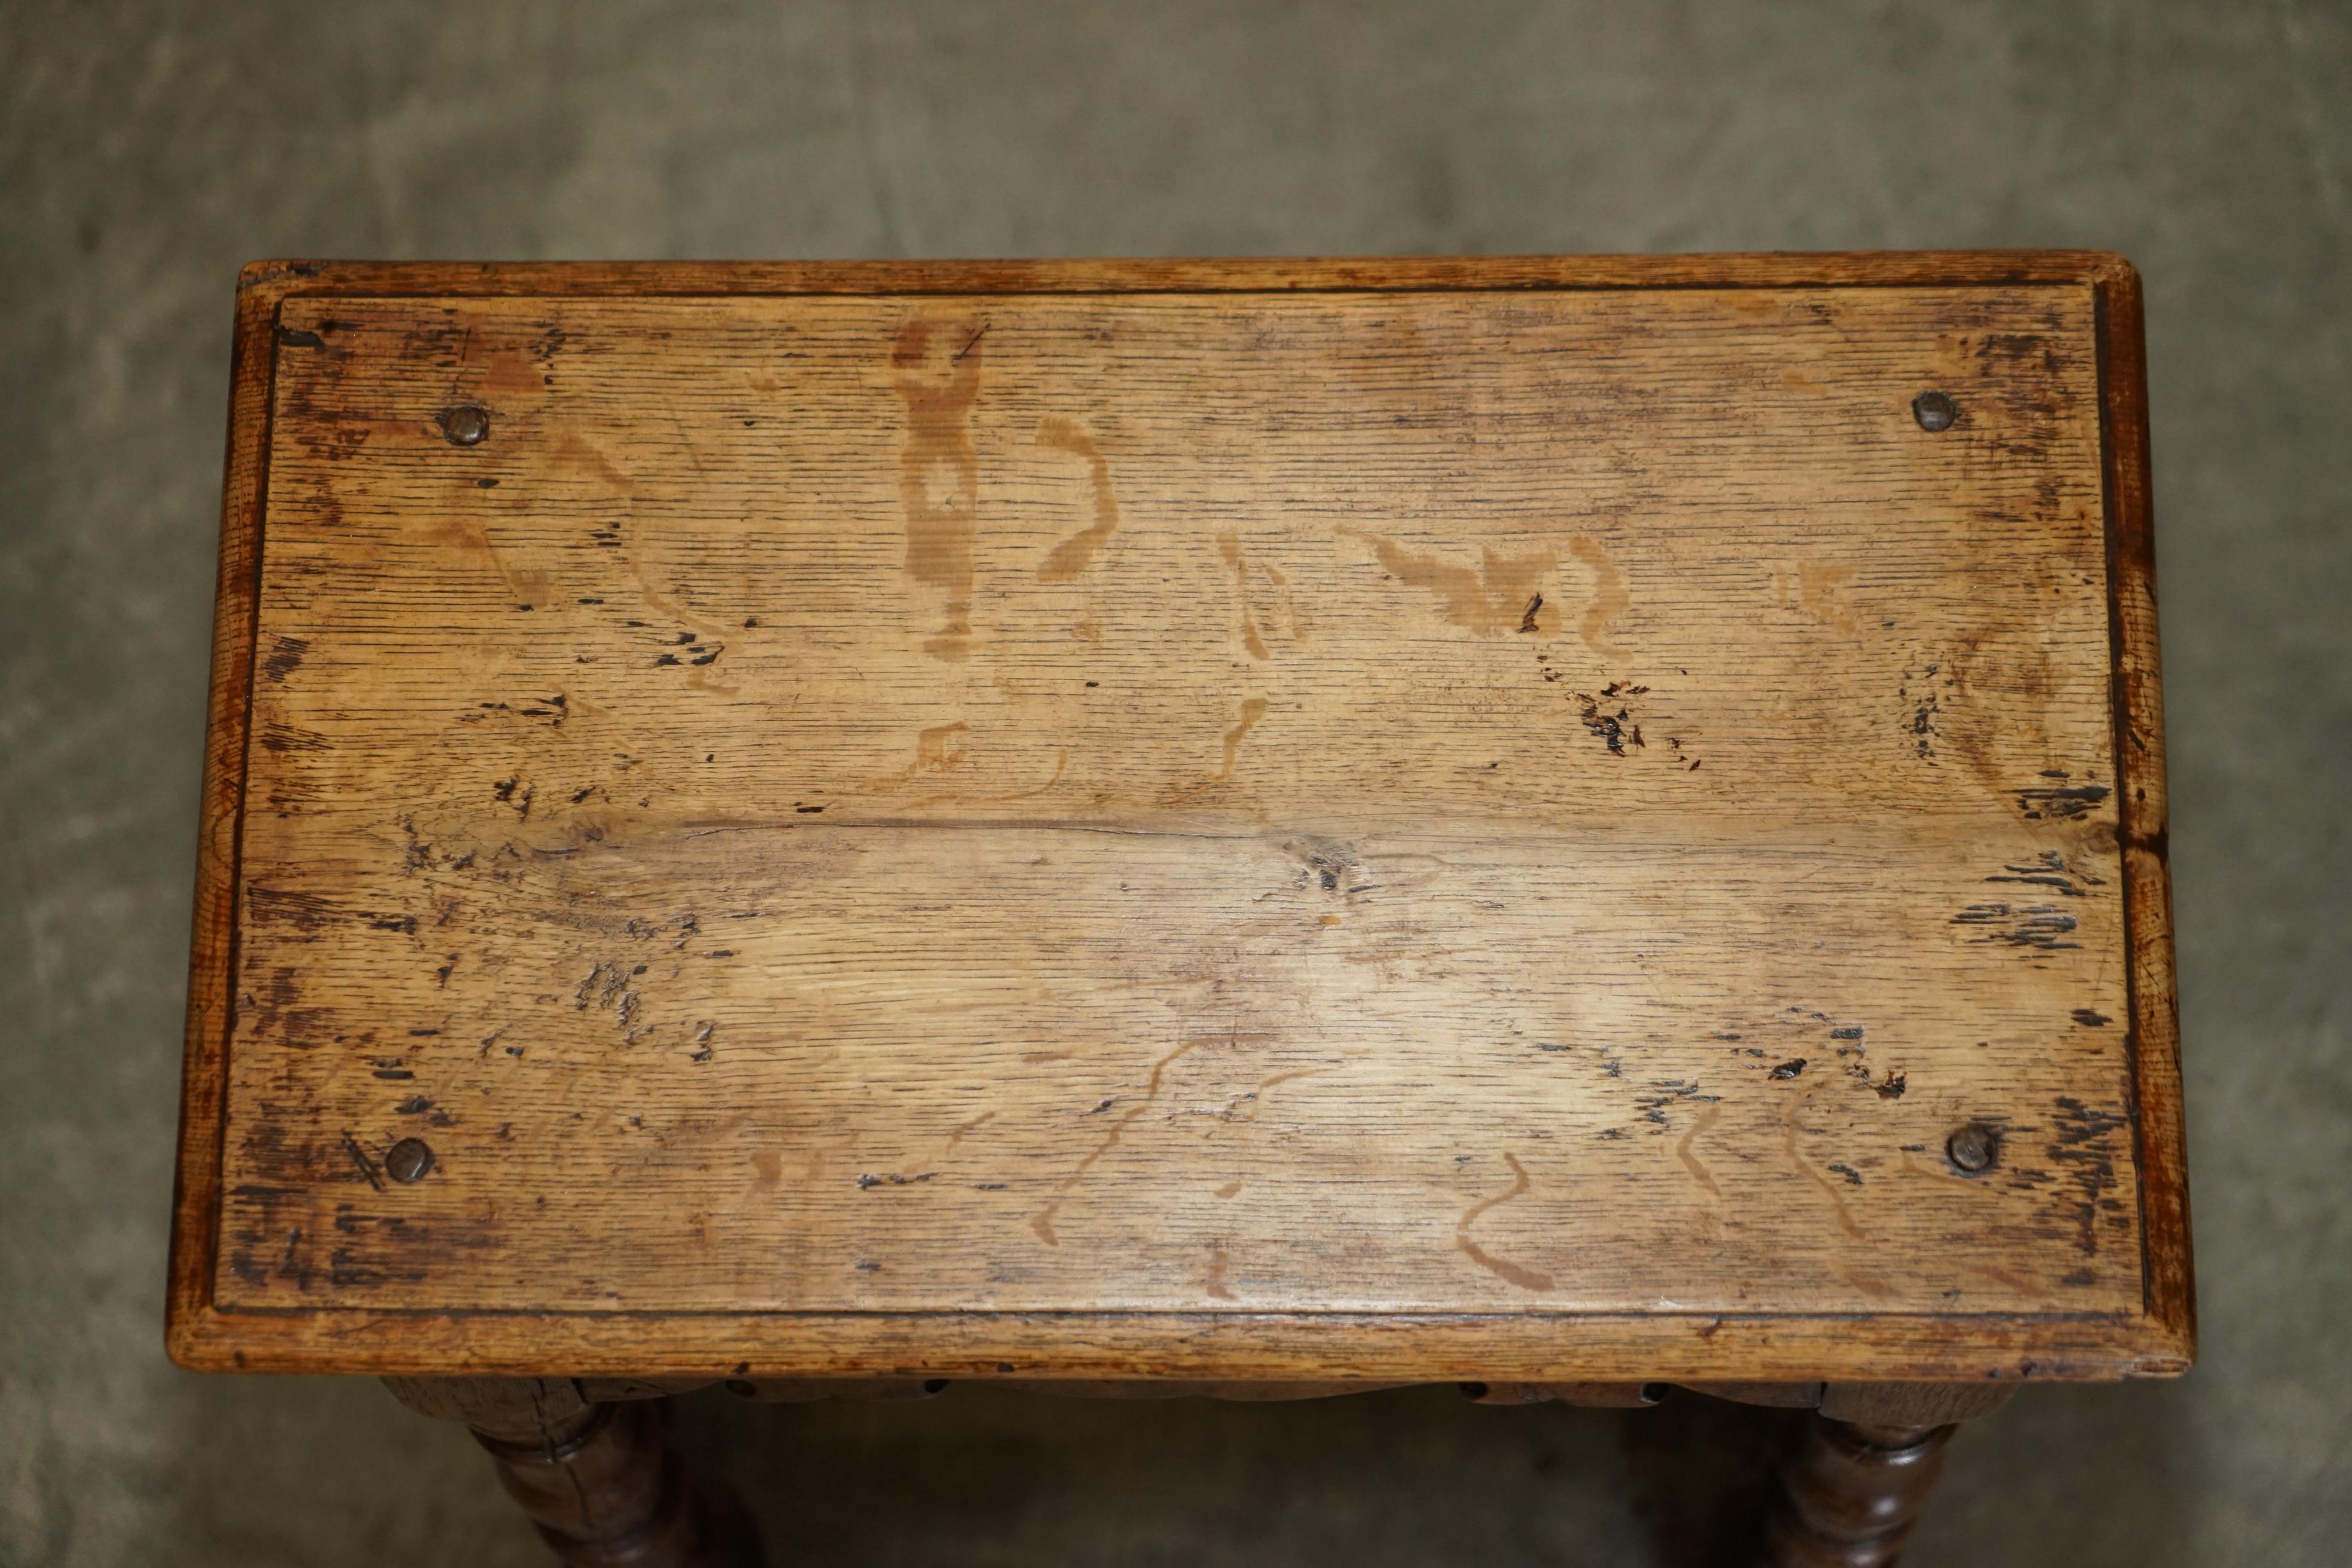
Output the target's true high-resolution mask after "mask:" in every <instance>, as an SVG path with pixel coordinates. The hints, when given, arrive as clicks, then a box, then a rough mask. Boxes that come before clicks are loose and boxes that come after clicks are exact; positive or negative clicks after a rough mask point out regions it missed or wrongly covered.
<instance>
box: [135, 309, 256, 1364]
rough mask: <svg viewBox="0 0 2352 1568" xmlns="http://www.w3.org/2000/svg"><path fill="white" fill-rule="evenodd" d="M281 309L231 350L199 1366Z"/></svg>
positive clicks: (192, 1187) (193, 1016) (171, 1317)
mask: <svg viewBox="0 0 2352 1568" xmlns="http://www.w3.org/2000/svg"><path fill="white" fill-rule="evenodd" d="M279 303H280V301H279V300H278V297H277V296H276V295H275V294H273V293H271V292H270V291H268V290H255V291H248V292H245V293H241V294H240V295H239V296H238V299H237V308H236V324H235V327H234V330H233V332H232V338H231V343H230V351H229V352H230V360H229V412H228V434H227V443H226V457H225V459H224V468H225V470H226V473H225V482H224V484H223V487H222V501H221V522H220V529H221V537H220V567H219V577H218V580H217V584H216V586H215V597H214V612H213V651H212V673H211V690H210V693H209V701H208V704H207V707H208V711H207V712H206V715H205V778H204V787H203V795H202V804H201V805H200V806H199V808H198V813H197V864H196V886H195V899H194V917H193V921H192V924H193V928H194V929H193V931H192V933H191V938H190V952H189V965H188V971H189V973H188V1005H187V1018H186V1032H185V1037H184V1044H183V1052H182V1066H181V1107H180V1139H179V1151H178V1157H177V1160H176V1163H175V1166H174V1170H173V1191H172V1211H173V1212H172V1237H171V1253H170V1261H169V1263H168V1264H167V1266H166V1267H167V1270H168V1272H167V1280H168V1284H167V1289H166V1296H165V1305H164V1342H165V1347H166V1349H167V1350H168V1351H169V1352H170V1353H171V1355H172V1358H173V1360H174V1361H175V1362H178V1363H180V1364H182V1365H193V1364H197V1363H196V1362H195V1361H194V1360H192V1359H191V1357H192V1356H194V1354H195V1351H194V1344H195V1339H196V1336H197V1335H198V1334H199V1333H200V1332H201V1330H202V1325H203V1323H204V1322H205V1321H206V1320H208V1319H210V1318H211V1317H213V1316H214V1315H215V1303H214V1283H215V1275H216V1272H217V1264H218V1254H219V1242H220V1225H221V1199H222V1189H223V1185H224V1177H223V1162H224V1160H225V1159H226V1143H227V1133H228V1126H227V1119H228V1092H227V1091H228V1051H229V1035H230V1032H231V1029H232V1027H233V1026H234V1022H235V1019H236V958H237V945H238V943H237V934H238V933H237V921H236V886H237V877H238V874H239V867H240V865H241V863H242V858H243V854H244V840H245V812H244V801H245V789H246V769H247V759H248V756H249V753H250V745H249V739H250V735H251V731H252V711H253V682H254V671H255V666H256V662H257V652H258V649H257V638H258V637H259V635H260V592H261V566H262V552H261V525H262V511H263V507H264V502H265V498H266V495H267V491H268V470H269V430H270V420H271V416H272V405H273V404H274V403H275V401H276V398H275V393H276V386H277V376H278V353H277V342H276V338H277V320H278V306H279ZM232 770H234V771H232Z"/></svg>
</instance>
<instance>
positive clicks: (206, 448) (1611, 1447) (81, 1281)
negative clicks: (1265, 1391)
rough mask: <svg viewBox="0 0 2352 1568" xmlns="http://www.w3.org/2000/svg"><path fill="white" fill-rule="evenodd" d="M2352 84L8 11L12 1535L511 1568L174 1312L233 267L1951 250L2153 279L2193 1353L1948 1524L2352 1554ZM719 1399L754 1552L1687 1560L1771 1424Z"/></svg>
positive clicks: (2020, 44) (752, 11) (2010, 1456)
mask: <svg viewBox="0 0 2352 1568" xmlns="http://www.w3.org/2000/svg"><path fill="white" fill-rule="evenodd" d="M2347 82H2352V13H2347V8H2346V6H2344V5H2341V4H2335V5H2328V4H2324V3H2322V0H2278V3H2275V4H2272V3H2251V0H2250V3H2246V4H2237V5H2193V4H2186V3H2179V0H2140V3H2138V4H2131V5H2126V4H2121V3H2098V0H2093V3H2083V4H2056V3H2053V0H2015V3H1994V0H1945V3H1940V4H1938V3H1935V0H1914V3H1910V4H1902V5H1896V4H1891V3H1889V4H1866V3H1862V0H1852V3H1846V4H1816V5H1769V6H1768V5H1752V4H1745V5H1744V4H1734V3H1730V0H1722V3H1706V0H1685V3H1681V4H1660V5H1640V4H1626V3H1615V4H1611V3H1606V0H1558V3H1536V0H1522V3H1506V0H1445V3H1443V4H1439V3H1431V4H1426V5H1411V4H1402V3H1373V0H1366V3H1361V4H1339V3H1336V0H1333V3H1321V4H1318V3H1311V0H1255V3H1246V4H1242V3H1236V4H1207V3H1197V0H1160V3H1158V4H1149V5H1147V4H1140V3H1109V0H1105V3H1100V4H1094V5H1087V4H1078V3H1075V0H1038V3H1034V4H1027V5H1013V4H1001V3H993V0H963V3H955V0H894V3H888V4H875V5H866V6H860V5H855V4H849V3H846V0H843V3H835V4H777V5H743V4H711V5H687V4H684V3H677V4H670V5H650V4H648V5H625V4H618V3H613V0H569V3H564V4H556V3H517V4H507V3H504V0H477V3H475V4H472V5H466V4H453V3H451V0H442V3H440V4H435V5H420V4H364V3H361V0H352V3H350V4H338V5H316V4H291V3H288V0H239V3H236V4H223V5H171V4H165V3H162V0H150V3H133V0H72V3H61V0H13V3H11V4H9V5H6V6H5V8H0V400H5V402H0V1563H7V1564H18V1563H24V1564H35V1563H38V1564H49V1563H65V1564H77V1565H79V1564H93V1565H94V1564H117V1563H120V1564H131V1563H138V1564H142V1565H143V1564H155V1563H166V1564H170V1563H189V1564H215V1563H217V1564H231V1563H235V1564H240V1565H251V1568H269V1565H276V1564H293V1563H403V1564H415V1563H486V1564H508V1563H515V1564H520V1563H532V1562H536V1561H538V1558H537V1556H536V1552H537V1548H536V1547H535V1545H534V1544H533V1543H532V1542H531V1541H530V1537H529V1535H528V1532H527V1531H525V1529H524V1528H523V1527H522V1525H521V1524H520V1522H519V1521H517V1520H516V1519H515V1518H514V1517H512V1516H511V1515H510V1514H509V1510H508V1508H507V1505H506V1503H505V1500H504V1499H503V1498H502V1497H500V1496H499V1493H498V1491H497V1489H496V1488H495V1485H494V1483H493V1481H492V1479H491V1478H490V1476H489V1474H488V1470H487V1468H486V1467H485V1465H484V1463H483V1461H482V1459H481V1458H480V1456H479V1455H478V1454H477V1453H475V1452H474V1451H473V1450H472V1448H471V1446H470V1445H469V1444H467V1442H466V1441H465V1440H464V1438H463V1436H462V1435H461V1434H459V1433H457V1431H455V1430H454V1429H445V1428H440V1427H436V1426H432V1425H430V1424H428V1423H426V1422H425V1421H423V1420H421V1419H419V1418H416V1417H414V1416H411V1415H408V1414H407V1413H405V1412H404V1411H402V1410H400V1409H398V1408H396V1407H395V1406H394V1405H392V1403H391V1402H390V1401H389V1399H388V1398H386V1397H385V1396H384V1395H383V1393H382V1392H381V1391H380V1390H378V1389H377V1388H375V1387H374V1386H373V1385H372V1384H365V1383H348V1384H346V1383H336V1382H330V1381H322V1380H302V1381H297V1380H272V1379H242V1380H232V1379H217V1378H215V1379H208V1378H200V1377H196V1376H193V1375H190V1374H187V1373H181V1372H178V1371H176V1370H174V1369H173V1367H172V1366H171V1365H170V1364H169V1363H167V1362H166V1361H165V1360H164V1358H163V1351H162V1347H161V1343H160V1332H159V1324H160V1320H161V1315H162V1296H163V1291H162V1285H163V1248H164V1222H165V1209H166V1205H167V1200H168V1197H169V1193H170V1185H171V1177H170V1162H171V1152H172V1139H173V1106H174V1096H175V1092H176V1076H177V1049H178V1036H179V1016H180V1008H181V1004H182V997H183V986H184V978H183V965H184V940H185V931H186V926H187V908H188V900H189V887H190V879H191V870H192V862H193V856H194V831H193V830H194V814H195V798H196V783H197V757H198V741H199V736H200V733H201V730H202V725H203V717H204V715H203V707H204V691H205V649H206V627H207V623H208V617H209V615H210V611H211V583H212V564H211V563H212V554H213V550H214V543H215V497H216V492H217V486H218V482H219V472H220V450H221V432H222V427H223V414H224V391H225V385H226V364H227V349H228V338H227V331H228V326H229V318H230V299H231V289H232V281H233V279H234V275H235V269H236V266H237V265H238V263H240V262H242V261H244V260H247V259H248V258H255V257H263V256H278V255H314V256H346V257H371V258H408V257H458V258H483V257H497V258H532V257H866V256H997V255H1073V254H1137V253H1150V254H1168V253H1208V254H1214V253H1236V252H1325V253H1333V252H1341V253H1344V252H1357V253H1380V252H1409V251H1594V250H1684V249H1710V248H1711V249H1737V248H1767V247H1850V246H1864V247H1866V246H1932V245H2093V246H2106V247H2116V248H2119V249H2121V250H2123V251H2125V252H2126V253H2128V254H2129V255H2130V256H2131V257H2132V258H2134V259H2135V260H2136V261H2137V263H2138V264H2139V266H2140V267H2141V268H2142V269H2143V271H2144V272H2145V273H2146V276H2147V291H2148V322H2149V334H2150V340H2151V342H2150V349H2151V355H2150V364H2151V376H2152V381H2153V398H2154V417H2155V430H2156V471H2157V496H2158V540H2159V550H2160V555H2161V568H2160V569H2161V573H2162V591H2163V611H2164V642H2165V658H2166V664H2167V675H2168V700H2169V708H2170V713H2171V735H2172V763H2173V778H2174V785H2175V789H2174V800H2175V803H2176V806H2175V831H2174V835H2173V845H2174V866H2175V870H2176V875H2177V884H2176V886H2177V891H2178V896H2179V938H2180V970H2181V992H2182V998H2183V1019H2182V1021H2183V1026H2184V1027H2183V1033H2184V1035H2185V1037H2186V1040H2187V1059H2188V1078H2189V1134H2190V1140H2189V1141H2190V1165H2191V1172H2192V1177H2193V1191H2194V1197H2195V1209H2196V1222H2197V1241H2198V1252H2199V1262H2200V1284H2201V1291H2200V1294H2201V1297H2202V1301H2203V1308H2204V1314H2203V1315H2204V1325H2205V1353H2204V1358H2203V1362H2202V1363H2201V1364H2200V1367H2199V1369H2198V1370H2197V1372H2196V1373H2195V1374H2194V1375H2193V1376H2192V1377H2190V1378H2189V1380H2187V1381H2186V1382H2184V1383H2180V1384H2168V1385H2136V1386H2131V1387H2122V1388H2111V1389H2071V1390H2070V1389H2053V1390H2048V1391H2039V1392H2036V1393H2032V1394H2029V1395H2027V1396H2026V1397H2024V1398H2022V1399H2021V1401H2020V1402H2019V1403H2018V1404H2017V1405H2015V1406H2013V1407H2012V1408H2011V1410H2010V1411H2009V1412H2007V1413H2005V1414H2003V1415H2000V1416H1998V1417H1995V1418H1993V1419H1991V1420H1990V1421H1988V1422H1986V1423H1984V1424H1983V1426H1981V1427H1980V1428H1977V1429H1973V1430H1971V1431H1970V1432H1969V1433H1967V1434H1964V1435H1963V1436H1962V1438H1961V1441H1960V1442H1959V1444H1958V1446H1957V1447H1956V1448H1955V1451H1954V1456H1953V1460H1952V1468H1951V1472H1950V1476H1949V1479H1948V1481H1947V1482H1946V1484H1945V1489H1944V1493H1943V1496H1942V1497H1941V1499H1940V1500H1939V1503H1938V1505H1937V1508H1936V1510H1934V1512H1933V1513H1932V1515H1931V1517H1930V1519H1929V1521H1928V1522H1927V1524H1926V1525H1925V1526H1924V1527H1923V1528H1922V1530H1921V1531H1920V1533H1919V1535H1918V1537H1917V1543H1916V1549H1915V1552H1914V1556H1913V1559H1912V1561H1914V1562H1915V1563H1918V1564H1920V1565H1921V1568H1932V1565H1935V1564H1958V1563H1969V1564H1971V1565H1981V1564H1984V1563H2003V1564H2041V1563H2048V1564H2063V1565H2066V1568H2086V1565H2091V1564H2106V1563H2116V1564H2141V1563H2152V1564H2158V1565H2173V1564H2192V1563H2194V1564H2203V1563H2216V1564H2220V1563H2265V1564H2301V1563H2314V1564H2316V1563H2336V1562H2342V1561H2344V1560H2345V1557H2346V1553H2347V1547H2346V1544H2345V1542H2346V1541H2347V1536H2352V1416H2347V1409H2352V1370H2347V1358H2346V1357H2345V1356H2343V1355H2341V1354H2339V1353H2337V1348H2338V1345H2339V1343H2340V1342H2341V1340H2342V1337H2343V1325H2344V1324H2345V1323H2346V1322H2347V1321H2352V1315H2347V1308H2346V1307H2345V1305H2344V1298H2345V1296H2346V1295H2347V1286H2352V1204H2347V1175H2348V1174H2352V1172H2347V1143H2352V1053H2347V1029H2352V1011H2347V996H2352V966H2347V963H2345V962H2344V956H2345V955H2344V952H2343V950H2344V946H2345V941H2346V931H2347V921H2346V916H2347V905H2352V898H2347V889H2352V848H2347V835H2346V830H2345V820H2346V812H2345V804H2346V785H2345V781H2346V776H2347V763H2352V660H2347V655H2352V548H2348V547H2347V545H2352V529H2347V494H2346V483H2345V473H2346V469H2345V458H2346V455H2347V437H2346V429H2347V420H2348V419H2352V364H2347V350H2352V306H2347V283H2352V276H2347V266H2346V261H2345V246H2346V241H2347V237H2352V226H2348V225H2347V219H2348V218H2352V110H2347V106H2352V90H2347ZM2330 1322H2334V1323H2336V1325H2337V1327H2336V1331H2334V1332H2333V1333H2332V1334H2331V1333H2330V1332H2329V1331H2327V1330H2326V1325H2327V1324H2328V1323H2330ZM681 1423H682V1427H683V1430H684V1432H685V1434H686V1436H687V1438H688V1441H689V1442H690V1443H691V1445H692V1446H693V1447H695V1448H696V1449H697V1451H698V1452H699V1453H701V1454H702V1455H704V1456H705V1457H706V1458H709V1460H710V1461H711V1462H713V1463H715V1464H719V1465H721V1466H724V1467H725V1468H728V1469H729V1470H730V1472H731V1473H732V1474H733V1475H735V1476H736V1477H737V1478H738V1479H739V1480H740V1481H741V1482H742V1483H743V1484H744V1485H745V1487H746V1488H747V1489H751V1490H752V1491H754V1492H755V1493H757V1494H758V1496H759V1498H760V1504H759V1507H760V1511H761V1513H762V1514H763V1516H764V1517H765V1519H766V1521H767V1522H768V1526H769V1529H770V1531H771V1534H772V1538H773V1539H775V1541H776V1542H778V1544H779V1545H780V1547H783V1548H785V1549H786V1550H782V1551H780V1552H779V1553H778V1556H779V1560H780V1562H781V1561H789V1562H797V1563H909V1564H912V1563H926V1564H942V1565H944V1564H956V1563H1006V1564H1011V1563H1039V1562H1048V1561H1060V1562H1070V1563H1118V1564H1145V1563H1152V1564H1157V1563H1171V1564H1173V1563H1188V1564H1197V1563H1253V1564H1255V1563H1265V1564H1275V1563H1301V1564H1305V1563H1349V1564H1365V1565H1384V1564H1400V1565H1402V1564H1406V1563H1433V1562H1440V1561H1466V1560H1470V1559H1473V1558H1475V1559H1476V1560H1478V1561H1481V1562H1492V1563H1628V1564H1632V1563H1680V1562H1686V1561H1693V1560H1695V1553H1696V1551H1697V1550H1698V1547H1697V1545H1696V1544H1695V1543H1697V1542H1701V1541H1702V1539H1703V1538H1704V1537H1705V1535H1706V1531H1707V1530H1708V1529H1710V1528H1712V1527H1713V1524H1714V1523H1715V1522H1717V1521H1716V1520H1715V1516H1714V1515H1713V1514H1711V1513H1710V1511H1709V1509H1708V1506H1707V1503H1706V1499H1707V1498H1708V1497H1709V1496H1710V1495H1713V1496H1717V1497H1720V1498H1726V1499H1729V1500H1732V1502H1733V1503H1734V1504H1736V1502H1737V1500H1738V1497H1739V1496H1740V1495H1741V1493H1740V1490H1739V1489H1740V1486H1741V1485H1742V1483H1743V1481H1749V1482H1752V1478H1753V1476H1754V1473H1755V1467H1756V1462H1757V1460H1756V1455H1757V1452H1758V1445H1759V1444H1761V1443H1763V1442H1765V1441H1767V1440H1769V1438H1770V1437H1771V1436H1772V1435H1773V1434H1772V1431H1771V1429H1770V1427H1771V1424H1770V1423H1769V1421H1765V1422H1759V1421H1757V1420H1756V1419H1754V1418H1752V1417H1749V1418H1740V1417H1738V1416H1737V1415H1727V1414H1725V1413H1724V1412H1723V1411H1722V1410H1721V1409H1720V1408H1710V1407H1706V1406H1703V1405H1696V1404H1685V1405H1684V1406H1682V1407H1681V1408H1679V1409H1676V1408H1672V1407H1669V1408H1667V1409H1663V1410H1659V1411H1653V1412H1646V1413H1638V1414H1634V1415H1623V1416H1620V1415H1607V1414H1601V1413H1590V1412H1570V1411H1562V1410H1558V1409H1549V1408H1538V1409H1530V1410H1518V1411H1498V1410H1488V1409H1481V1408H1475V1407H1472V1406H1469V1405H1465V1404H1464V1403H1463V1402H1461V1401H1460V1400H1459V1399H1458V1398H1456V1397H1455V1396H1454V1395H1452V1394H1447V1393H1444V1392H1443V1391H1424V1392H1420V1393H1412V1394H1391V1395H1374V1396H1368V1397H1364V1398H1360V1399H1356V1400H1345V1401H1339V1402H1336V1403H1323V1404H1318V1405H1311V1406H1293V1407H1285V1408H1275V1409H1266V1408H1248V1407H1229V1406H1213V1407H1208V1406H1195V1405H1185V1406H1181V1407H1179V1406H1131V1405H1118V1406H1103V1405H1079V1404H1069V1403H1060V1402H1052V1401H1043V1400H1032V1399H1026V1398H1022V1397H1018V1396H1013V1395H1008V1394H992V1393H987V1392H982V1391H976V1390H956V1391H951V1392H950V1394H948V1395H947V1396H946V1397H944V1398H943V1399H941V1400H940V1401H938V1402H935V1403H933V1404H930V1405H919V1406H910V1407H892V1408H865V1409H842V1408H826V1409H816V1410H811V1409H801V1410H793V1409H764V1408H763V1409H752V1408H750V1407H746V1406H742V1405H738V1404H735V1403H733V1402H731V1401H730V1400H729V1399H728V1398H727V1397H726V1396H724V1395H716V1394H714V1395H705V1396H698V1397H697V1398H696V1399H694V1400H690V1401H688V1402H687V1403H686V1404H685V1405H684V1407H683V1409H682V1413H681ZM1693 1456H1696V1458H1698V1459H1699V1460H1701V1461H1703V1463H1702V1464H1701V1465H1700V1466H1699V1468H1697V1469H1677V1468H1676V1467H1675V1461H1676V1460H1677V1459H1681V1458H1691V1457H1693ZM1709 1487H1714V1488H1716V1490H1715V1491H1714V1492H1712V1493H1710V1492H1709V1490H1708V1488H1709Z"/></svg>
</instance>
